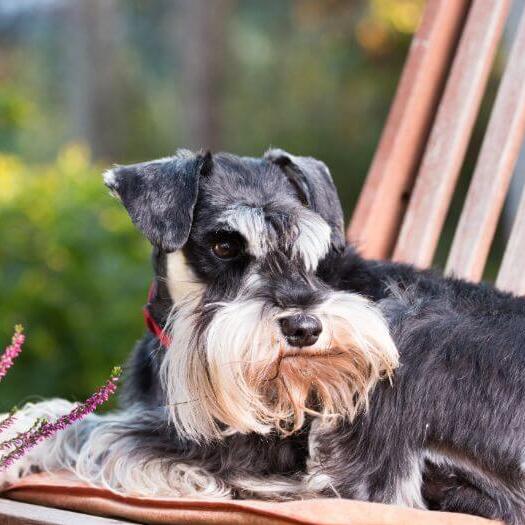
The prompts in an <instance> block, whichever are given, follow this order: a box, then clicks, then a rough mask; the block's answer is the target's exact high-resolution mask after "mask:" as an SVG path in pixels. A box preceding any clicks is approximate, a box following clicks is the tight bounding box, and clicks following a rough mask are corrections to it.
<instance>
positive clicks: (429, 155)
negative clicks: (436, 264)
mask: <svg viewBox="0 0 525 525" xmlns="http://www.w3.org/2000/svg"><path fill="white" fill-rule="evenodd" d="M509 7H510V0H428V2H427V4H426V7H425V10H424V13H423V18H422V22H421V25H420V28H419V30H418V31H417V33H416V35H415V36H414V39H413V42H412V45H411V48H410V52H409V55H408V58H407V61H406V64H405V67H404V70H403V74H402V77H401V80H400V83H399V87H398V90H397V93H396V95H395V98H394V101H393V104H392V107H391V110H390V114H389V116H388V119H387V122H386V125H385V128H384V131H383V134H382V137H381V140H380V143H379V146H378V149H377V152H376V154H375V157H374V159H373V162H372V165H371V168H370V172H369V174H368V177H367V179H366V182H365V185H364V187H363V190H362V193H361V196H360V199H359V202H358V204H357V207H356V209H355V212H354V215H353V217H352V220H351V223H350V226H349V228H348V238H349V240H351V241H353V242H357V243H358V245H359V246H360V248H361V250H362V252H363V254H364V255H365V256H368V257H374V258H392V259H393V260H395V261H403V262H409V263H412V264H415V265H416V266H419V267H428V266H429V265H430V264H431V263H432V259H433V256H434V253H435V250H436V247H437V243H438V240H439V236H440V233H441V231H442V229H443V224H444V221H445V218H446V214H447V211H448V208H449V205H450V201H451V198H452V195H453V192H454V188H455V186H456V184H457V181H458V176H459V172H460V169H461V166H462V163H463V161H464V157H465V153H466V149H467V146H468V142H469V139H470V136H471V133H472V130H473V126H474V123H475V119H476V116H477V113H478V111H479V108H480V103H481V99H482V96H483V93H484V91H485V88H486V85H487V80H488V77H489V73H490V69H491V65H492V63H493V61H494V58H495V54H496V50H497V46H498V42H499V40H500V38H501V35H502V31H503V27H504V23H505V20H506V17H507V15H508V11H509ZM521 18H522V19H521V22H520V25H519V27H518V30H517V33H516V37H515V41H514V44H513V47H512V50H511V53H510V56H509V58H508V61H507V65H506V68H505V72H504V74H503V78H502V80H501V83H500V86H499V90H498V94H497V97H496V101H495V103H494V106H493V109H492V114H491V117H490V121H489V124H488V127H487V129H486V133H485V137H484V141H483V144H482V147H481V152H480V154H479V157H478V161H477V165H476V168H475V170H474V174H473V177H472V180H471V184H470V188H469V190H468V194H467V197H466V200H465V204H464V207H463V211H462V214H461V217H460V220H459V224H458V226H457V229H456V232H455V236H454V240H453V243H452V248H451V250H450V254H449V257H448V261H447V265H446V272H447V273H448V274H455V275H457V276H459V277H463V278H465V279H469V280H472V281H477V280H479V279H480V278H481V276H482V272H483V268H484V265H485V263H486V260H487V256H488V253H489V249H490V246H491V242H492V240H493V237H494V234H495V231H496V224H497V221H498V218H499V216H500V214H501V210H502V206H503V202H504V197H505V194H506V192H507V190H508V187H509V182H510V179H511V175H512V172H513V169H514V166H515V163H516V160H517V156H518V153H519V149H520V147H521V145H522V143H523V138H524V134H525V58H524V57H525V14H523V15H522V17H521ZM524 253H525V194H524V196H523V197H522V198H521V202H520V206H519V210H518V214H517V219H516V220H515V223H514V225H513V228H512V232H511V236H510V239H509V242H508V244H507V247H506V251H505V255H504V258H503V262H502V264H501V268H500V270H499V274H498V277H497V281H496V284H497V286H499V287H500V288H502V289H505V290H509V291H513V292H515V293H517V294H525V271H523V270H522V268H521V266H522V264H521V263H522V257H521V256H522V255H523V254H524ZM0 522H1V523H12V524H15V523H16V524H18V523H20V524H22V523H24V524H25V523H35V524H37V523H38V524H43V523H46V524H65V523H83V524H84V523H86V524H88V523H93V524H95V523H100V524H102V523H108V524H109V523H123V522H120V521H117V520H111V519H107V518H97V517H88V516H87V515H82V514H77V513H71V512H69V511H62V510H55V509H50V508H46V507H40V506H36V505H28V504H26V503H20V502H14V501H7V500H0ZM446 523H452V521H450V519H448V520H447V521H446Z"/></svg>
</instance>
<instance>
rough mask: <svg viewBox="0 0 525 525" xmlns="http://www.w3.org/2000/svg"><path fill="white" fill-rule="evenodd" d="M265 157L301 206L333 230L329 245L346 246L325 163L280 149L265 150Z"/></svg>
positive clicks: (334, 194) (341, 212)
mask: <svg viewBox="0 0 525 525" xmlns="http://www.w3.org/2000/svg"><path fill="white" fill-rule="evenodd" d="M264 158H265V159H267V160H269V161H271V162H274V163H275V164H277V165H278V166H280V168H281V169H282V170H283V172H284V173H285V175H286V176H287V177H288V179H289V180H290V182H291V183H292V184H293V185H294V186H295V187H296V188H297V191H298V193H299V195H300V198H301V200H302V201H303V203H304V204H305V205H306V206H308V207H309V208H311V209H312V210H313V211H315V212H316V213H318V214H319V215H321V217H322V218H323V219H324V220H325V221H326V222H327V223H328V225H329V226H330V228H331V230H332V245H333V246H334V247H335V248H337V249H342V248H344V246H345V232H344V216H343V210H342V208H341V203H340V201H339V195H338V194H337V190H336V188H335V185H334V181H333V180H332V176H331V175H330V170H329V169H328V167H327V166H326V164H325V163H324V162H321V161H320V160H317V159H314V158H313V157H298V156H296V155H292V154H290V153H288V152H286V151H284V150H282V149H271V150H268V151H267V152H266V153H265V155H264Z"/></svg>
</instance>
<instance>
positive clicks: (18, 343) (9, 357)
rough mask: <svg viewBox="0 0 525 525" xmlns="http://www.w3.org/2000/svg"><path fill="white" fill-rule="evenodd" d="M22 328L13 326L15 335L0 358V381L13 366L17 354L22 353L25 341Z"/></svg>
mask: <svg viewBox="0 0 525 525" xmlns="http://www.w3.org/2000/svg"><path fill="white" fill-rule="evenodd" d="M23 331H24V328H23V327H22V325H19V324H18V325H16V326H15V333H14V335H13V338H12V339H11V344H10V345H9V346H8V347H7V348H6V349H5V350H4V353H3V354H2V355H1V356H0V381H2V379H3V378H4V377H5V375H6V374H7V371H8V370H9V369H10V368H11V366H12V365H13V363H14V361H15V359H16V358H17V357H18V354H20V352H21V351H22V345H23V344H24V341H25V335H24V334H23V333H22V332H23Z"/></svg>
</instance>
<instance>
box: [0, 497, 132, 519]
mask: <svg viewBox="0 0 525 525" xmlns="http://www.w3.org/2000/svg"><path fill="white" fill-rule="evenodd" d="M0 524H2V525H4V524H5V525H125V524H130V522H128V521H120V520H114V519H110V518H101V517H98V516H90V515H88V514H80V513H78V512H71V511H69V510H60V509H54V508H51V507H42V506H40V505H32V504H30V503H21V502H19V501H11V500H7V499H2V498H0ZM130 525H131V524H130Z"/></svg>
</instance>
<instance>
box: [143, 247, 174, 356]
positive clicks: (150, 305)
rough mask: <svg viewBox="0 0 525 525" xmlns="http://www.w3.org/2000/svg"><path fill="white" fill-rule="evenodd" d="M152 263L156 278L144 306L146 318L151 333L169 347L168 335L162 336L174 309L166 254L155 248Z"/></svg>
mask: <svg viewBox="0 0 525 525" xmlns="http://www.w3.org/2000/svg"><path fill="white" fill-rule="evenodd" d="M152 263H153V268H154V270H155V277H154V279H153V281H152V283H151V285H150V290H149V293H148V301H147V303H146V305H145V306H144V317H145V320H146V326H147V327H148V329H149V331H150V332H152V333H153V334H154V335H155V336H156V337H157V339H159V340H160V342H161V344H162V345H163V346H167V345H168V344H169V341H168V337H167V335H166V334H164V335H160V333H161V332H162V331H163V330H164V328H165V326H166V322H167V320H168V316H169V313H170V311H171V309H172V307H173V301H172V299H171V296H170V293H169V290H168V286H167V283H166V276H167V271H166V253H165V252H163V251H162V250H160V249H159V248H155V249H154V250H153V254H152Z"/></svg>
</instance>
